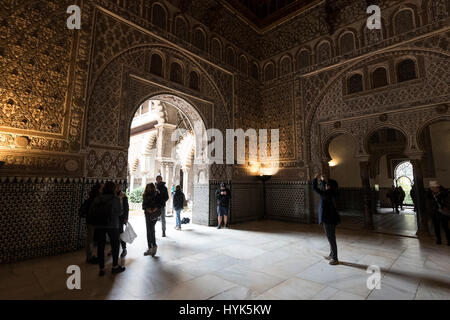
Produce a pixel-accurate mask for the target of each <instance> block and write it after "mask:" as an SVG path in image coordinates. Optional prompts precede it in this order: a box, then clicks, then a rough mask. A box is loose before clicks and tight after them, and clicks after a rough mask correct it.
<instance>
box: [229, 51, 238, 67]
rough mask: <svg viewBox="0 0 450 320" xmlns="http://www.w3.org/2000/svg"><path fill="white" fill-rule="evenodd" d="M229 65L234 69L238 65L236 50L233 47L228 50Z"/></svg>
mask: <svg viewBox="0 0 450 320" xmlns="http://www.w3.org/2000/svg"><path fill="white" fill-rule="evenodd" d="M227 64H229V65H230V66H232V67H234V66H235V65H236V57H235V54H234V50H233V48H231V47H228V48H227Z"/></svg>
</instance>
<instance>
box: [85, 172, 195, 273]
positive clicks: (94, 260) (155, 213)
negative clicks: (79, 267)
mask: <svg viewBox="0 0 450 320" xmlns="http://www.w3.org/2000/svg"><path fill="white" fill-rule="evenodd" d="M168 200H169V194H168V190H167V187H166V186H165V182H163V179H162V176H158V177H157V178H156V183H149V184H148V185H147V186H146V188H145V191H144V193H143V196H142V210H144V214H145V222H146V228H147V244H148V249H147V250H146V251H145V252H144V255H145V256H149V255H151V256H152V257H154V256H155V255H156V252H157V249H158V246H157V244H156V235H155V225H156V223H157V222H158V220H159V221H161V228H162V236H163V237H166V203H167V201H168ZM185 202H186V198H185V195H184V193H183V192H182V190H181V187H180V186H177V187H176V188H175V191H174V192H173V208H174V210H175V211H176V227H175V228H176V229H177V230H181V217H180V214H181V211H182V210H183V208H184V204H185ZM80 216H81V217H83V218H85V219H86V227H87V239H86V261H87V262H88V263H91V264H98V265H99V267H100V272H99V275H100V276H104V275H105V254H104V251H105V245H106V236H107V235H108V237H109V239H110V243H111V252H110V254H109V255H111V256H112V260H113V266H112V270H111V272H112V273H113V274H116V273H121V272H124V271H125V267H123V266H121V265H119V253H120V247H122V253H121V254H120V257H122V258H124V257H126V255H127V244H126V242H125V241H122V240H121V239H120V235H121V234H122V233H123V232H124V226H125V225H127V224H128V217H129V204H128V198H127V197H126V195H125V193H124V192H123V191H122V190H121V187H120V185H118V184H114V183H113V182H106V183H105V184H102V183H97V184H95V185H94V186H93V187H92V190H91V191H90V193H89V197H88V199H86V200H85V201H84V202H83V204H82V206H81V208H80ZM95 247H97V255H95V252H94V251H95Z"/></svg>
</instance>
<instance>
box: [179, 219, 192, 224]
mask: <svg viewBox="0 0 450 320" xmlns="http://www.w3.org/2000/svg"><path fill="white" fill-rule="evenodd" d="M189 222H191V219H189V218H183V220H181V224H188V223H189Z"/></svg>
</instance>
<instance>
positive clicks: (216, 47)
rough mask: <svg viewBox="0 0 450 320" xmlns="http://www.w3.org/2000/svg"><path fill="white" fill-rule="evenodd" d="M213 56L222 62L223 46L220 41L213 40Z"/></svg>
mask: <svg viewBox="0 0 450 320" xmlns="http://www.w3.org/2000/svg"><path fill="white" fill-rule="evenodd" d="M211 55H212V56H213V57H215V58H217V59H219V60H222V46H221V44H220V41H219V40H218V39H213V40H212V42H211Z"/></svg>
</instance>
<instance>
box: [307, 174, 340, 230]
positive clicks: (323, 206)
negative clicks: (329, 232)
mask: <svg viewBox="0 0 450 320" xmlns="http://www.w3.org/2000/svg"><path fill="white" fill-rule="evenodd" d="M313 190H314V191H315V192H316V193H318V194H319V195H320V201H319V224H322V223H325V224H334V225H338V224H339V223H340V222H341V219H340V217H339V213H338V212H337V209H336V204H335V198H336V196H337V190H336V189H335V188H331V189H329V190H324V189H321V188H319V182H318V180H317V179H314V180H313Z"/></svg>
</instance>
